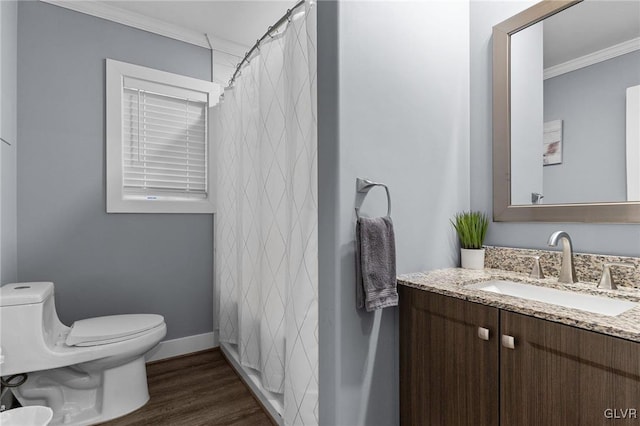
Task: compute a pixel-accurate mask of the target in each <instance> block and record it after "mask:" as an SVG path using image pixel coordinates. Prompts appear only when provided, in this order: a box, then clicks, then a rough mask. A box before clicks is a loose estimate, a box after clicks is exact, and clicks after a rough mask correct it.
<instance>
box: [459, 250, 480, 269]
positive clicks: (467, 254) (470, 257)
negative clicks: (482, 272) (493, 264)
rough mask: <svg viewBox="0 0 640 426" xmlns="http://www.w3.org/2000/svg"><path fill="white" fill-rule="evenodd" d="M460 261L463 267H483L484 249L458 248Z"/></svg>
mask: <svg viewBox="0 0 640 426" xmlns="http://www.w3.org/2000/svg"><path fill="white" fill-rule="evenodd" d="M460 261H461V262H460V263H462V267H463V268H464V269H484V249H463V248H461V249H460Z"/></svg>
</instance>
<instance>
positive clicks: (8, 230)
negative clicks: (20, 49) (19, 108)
mask: <svg viewBox="0 0 640 426" xmlns="http://www.w3.org/2000/svg"><path fill="white" fill-rule="evenodd" d="M17 25H18V3H17V2H15V1H2V2H0V137H1V138H2V139H3V140H5V141H6V142H8V143H10V144H11V145H9V144H7V143H5V142H0V284H5V283H9V282H15V281H17V279H18V253H17V252H18V246H17V236H16V220H17V219H16V216H17V208H16V196H17V195H16V190H17V181H16V178H17V176H16V163H17V155H16V152H17V148H18V137H17V128H16V126H17V123H16V78H17V75H16V72H17V67H16V49H17V43H18V40H17V35H18V27H17Z"/></svg>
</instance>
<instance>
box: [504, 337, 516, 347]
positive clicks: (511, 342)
mask: <svg viewBox="0 0 640 426" xmlns="http://www.w3.org/2000/svg"><path fill="white" fill-rule="evenodd" d="M502 346H504V347H505V348H507V349H515V348H516V339H515V337H513V336H509V335H508V334H503V335H502Z"/></svg>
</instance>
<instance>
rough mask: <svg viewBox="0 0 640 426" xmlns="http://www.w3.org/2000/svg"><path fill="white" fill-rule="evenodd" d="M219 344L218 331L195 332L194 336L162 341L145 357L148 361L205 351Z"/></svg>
mask: <svg viewBox="0 0 640 426" xmlns="http://www.w3.org/2000/svg"><path fill="white" fill-rule="evenodd" d="M218 346H219V343H218V332H216V331H213V332H210V333H204V334H195V335H193V336H187V337H181V338H179V339H172V340H165V341H163V342H160V343H159V344H158V346H156V347H155V348H153V349H151V350H150V351H149V352H148V353H147V355H145V359H146V360H147V362H151V361H159V360H161V359H166V358H173V357H174V356H180V355H186V354H190V353H192V352H198V351H204V350H206V349H211V348H215V347H218Z"/></svg>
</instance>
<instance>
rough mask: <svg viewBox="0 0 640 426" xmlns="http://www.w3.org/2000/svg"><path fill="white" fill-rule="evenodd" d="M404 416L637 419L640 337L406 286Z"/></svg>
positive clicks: (515, 421) (564, 421) (594, 421)
mask: <svg viewBox="0 0 640 426" xmlns="http://www.w3.org/2000/svg"><path fill="white" fill-rule="evenodd" d="M480 327H482V328H485V329H487V330H488V331H489V335H488V340H484V338H485V337H487V336H486V335H483V334H482V332H481V331H479V328H480ZM503 337H506V341H505V342H504V343H503V342H502V338H503ZM510 337H513V348H510V339H509V338H510ZM400 422H401V424H402V425H403V426H407V425H446V426H454V425H497V424H501V425H517V426H520V425H536V426H541V425H544V426H546V425H562V426H566V425H580V426H583V425H584V426H588V425H607V424H638V425H640V344H639V343H635V342H631V341H628V340H624V339H619V338H615V337H611V336H606V335H604V334H600V333H595V332H591V331H587V330H582V329H578V328H575V327H570V326H566V325H562V324H558V323H554V322H551V321H546V320H541V319H536V318H533V317H529V316H526V315H521V314H516V313H512V312H508V311H504V310H499V309H497V308H492V307H488V306H484V305H480V304H477V303H472V302H467V301H464V300H461V299H456V298H453V297H447V296H442V295H439V294H435V293H430V292H428V291H424V290H417V289H412V288H409V287H404V286H401V287H400ZM612 422H613V423H612Z"/></svg>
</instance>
